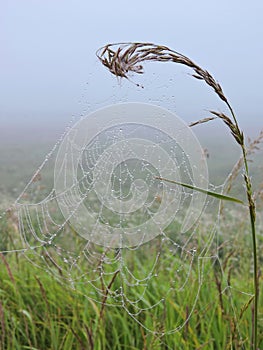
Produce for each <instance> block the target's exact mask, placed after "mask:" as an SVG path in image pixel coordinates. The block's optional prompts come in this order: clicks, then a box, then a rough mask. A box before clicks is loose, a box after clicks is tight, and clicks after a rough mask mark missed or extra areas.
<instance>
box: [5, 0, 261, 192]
mask: <svg viewBox="0 0 263 350" xmlns="http://www.w3.org/2000/svg"><path fill="white" fill-rule="evenodd" d="M262 13H263V3H262V1H260V0H254V1H253V0H252V1H250V2H247V1H240V0H239V1H237V0H232V1H231V2H230V1H227V0H223V1H220V2H215V1H211V0H210V1H208V0H204V1H198V2H195V1H184V2H181V1H180V2H179V1H176V0H173V1H172V0H171V1H161V2H153V1H143V2H142V1H138V0H133V1H131V2H123V1H100V2H98V1H87V0H74V1H73V0H63V1H62V0H58V1H52V0H45V1H44V0H23V1H21V0H9V1H1V2H0V48H1V49H0V50H1V59H0V146H1V154H0V173H1V174H2V175H1V177H2V180H3V179H7V178H9V180H10V178H11V180H12V179H13V183H14V181H15V178H14V173H15V172H17V171H18V169H20V168H21V167H22V165H23V166H24V167H27V165H28V164H30V166H31V165H32V166H36V165H37V164H40V160H41V159H42V158H43V157H44V155H45V154H46V152H48V150H49V149H50V148H51V147H52V145H53V144H54V143H55V142H56V141H57V140H58V138H59V137H60V136H61V135H62V133H63V132H64V130H65V128H66V127H67V126H68V125H69V123H70V122H72V120H73V121H74V120H78V119H79V118H80V117H82V116H84V115H86V114H87V113H88V112H89V110H94V109H96V108H100V107H102V106H104V105H107V104H111V103H117V102H119V101H130V100H134V101H137V100H138V101H145V102H150V103H157V104H160V105H162V106H164V107H167V108H169V109H172V110H173V111H174V112H175V113H177V114H178V115H179V116H180V117H181V118H182V119H184V120H185V121H186V122H190V121H195V120H198V119H200V118H202V117H206V116H208V113H207V111H208V110H209V109H214V110H220V111H225V107H224V106H223V105H222V102H221V101H219V100H218V98H216V97H215V96H214V95H213V93H212V91H210V90H209V88H208V87H207V86H205V85H204V84H203V83H202V82H199V81H195V80H194V79H192V78H191V77H190V76H189V73H191V72H190V71H189V70H188V69H187V68H185V67H181V66H176V65H174V64H173V65H170V64H167V65H162V64H160V63H151V64H147V65H146V66H145V75H144V76H143V77H137V76H134V77H132V78H131V79H132V80H133V81H134V82H138V81H139V82H142V83H143V85H144V86H145V89H143V91H142V89H138V88H137V87H136V86H135V85H134V84H131V83H130V82H127V81H123V82H118V81H117V80H116V78H115V77H113V76H111V75H110V73H109V72H108V71H106V69H105V68H104V67H102V65H101V64H100V63H99V62H98V60H97V58H96V55H95V53H96V50H97V49H98V48H100V47H101V46H103V45H105V44H108V43H114V42H127V41H128V42H133V41H138V42H153V43H156V44H161V45H166V46H168V47H170V48H171V49H174V50H176V51H179V52H181V53H183V54H185V55H187V56H188V57H190V58H191V59H193V60H194V61H195V62H196V63H197V64H199V65H200V66H201V67H203V68H205V69H207V70H208V71H209V72H210V73H211V74H212V75H213V76H214V77H215V78H216V79H217V80H218V81H219V82H220V84H221V85H222V87H223V90H224V92H225V94H226V96H227V97H228V98H229V100H230V102H231V104H232V105H233V107H234V109H235V112H236V114H237V117H238V120H239V121H240V124H241V127H242V128H243V129H244V130H245V131H246V133H247V134H248V135H252V136H254V135H257V134H258V132H259V131H260V129H262V125H263V123H262V120H263V118H262V107H261V102H262V100H263V91H262V81H263V69H262V53H263V41H262V37H263V22H262ZM216 123H217V122H216ZM215 125H216V126H217V127H218V123H217V124H213V125H209V126H208V129H206V130H208V131H206V134H207V136H208V137H209V136H210V137H211V134H213V133H214V130H215ZM222 128H223V127H222ZM197 133H198V131H197ZM214 135H215V134H214ZM216 135H217V132H216ZM212 138H213V139H214V138H215V136H212ZM223 142H224V141H222V140H221V141H220V142H219V147H220V145H222V143H223ZM28 167H29V165H28ZM7 169H9V170H8V171H7ZM10 169H11V170H10ZM31 172H32V170H31V168H30V169H29V170H28V173H27V174H26V176H25V178H26V177H27V176H29V174H30V173H31ZM2 182H3V181H2ZM12 186H13V185H12ZM19 186H20V187H21V186H22V184H20V185H19ZM19 186H18V188H20V187H19ZM2 187H3V185H2ZM13 187H14V186H13ZM17 191H19V190H17Z"/></svg>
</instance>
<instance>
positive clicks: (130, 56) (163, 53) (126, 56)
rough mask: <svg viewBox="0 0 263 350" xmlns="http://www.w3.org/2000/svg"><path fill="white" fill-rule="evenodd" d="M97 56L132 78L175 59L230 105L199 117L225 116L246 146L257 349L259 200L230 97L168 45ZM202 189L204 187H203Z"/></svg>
mask: <svg viewBox="0 0 263 350" xmlns="http://www.w3.org/2000/svg"><path fill="white" fill-rule="evenodd" d="M96 54H97V57H98V59H99V60H100V61H101V63H102V64H103V65H104V66H105V67H106V68H107V69H108V70H109V71H110V72H111V73H112V74H114V75H115V76H116V77H120V78H126V79H129V77H128V75H129V73H137V74H142V73H143V63H144V62H145V61H155V62H174V63H177V64H181V65H185V66H187V67H189V68H190V69H192V70H193V72H194V73H193V74H192V76H193V77H194V78H196V79H198V80H203V81H204V82H205V83H206V84H207V85H209V86H210V87H211V88H212V89H213V90H214V92H215V93H216V94H217V96H218V97H219V98H220V99H221V100H222V101H223V102H224V103H225V104H226V105H227V107H228V109H229V112H230V115H231V117H228V116H227V115H225V114H223V113H219V112H215V111H210V112H211V114H213V117H212V118H206V119H202V120H200V121H198V122H197V123H194V124H193V125H196V124H201V123H204V122H208V121H210V120H213V119H215V118H214V116H216V117H217V118H219V119H221V120H222V121H223V122H224V123H225V124H226V125H227V127H228V128H229V130H230V132H231V134H232V136H233V137H234V139H235V140H236V142H237V143H238V144H239V146H240V147H241V150H242V157H243V164H244V175H243V176H244V181H245V187H246V196H247V200H248V209H249V214H250V225H251V238H252V254H253V274H254V276H253V277H254V313H253V327H252V328H253V331H252V333H253V335H252V339H253V345H252V346H253V350H257V348H258V347H257V343H258V337H257V331H258V298H259V276H258V256H257V237H256V226H255V224H256V210H255V200H254V198H253V191H252V184H251V179H250V174H249V167H248V160H247V150H246V145H245V141H244V135H243V132H242V131H241V130H240V129H239V124H238V121H237V118H236V116H235V113H234V110H233V108H232V106H231V104H230V103H229V101H228V99H227V98H226V96H225V94H224V92H223V90H222V87H221V86H220V85H219V83H218V82H217V81H216V80H215V79H214V78H213V76H212V75H211V74H210V73H209V72H208V71H207V70H204V69H203V68H201V67H200V66H198V65H197V64H196V63H195V62H193V61H192V60H191V59H189V58H188V57H186V56H184V55H182V54H180V53H179V52H176V51H174V50H171V49H170V48H168V47H166V46H161V45H156V44H152V43H119V44H108V45H106V46H104V47H102V48H101V49H99V50H98V51H97V53H96ZM199 190H200V189H199Z"/></svg>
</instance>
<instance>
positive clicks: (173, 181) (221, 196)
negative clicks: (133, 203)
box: [156, 176, 244, 205]
mask: <svg viewBox="0 0 263 350" xmlns="http://www.w3.org/2000/svg"><path fill="white" fill-rule="evenodd" d="M156 179H158V180H162V181H166V182H170V183H173V184H175V185H179V186H183V187H186V188H189V189H191V190H194V191H197V192H201V193H204V194H207V195H208V196H211V197H215V198H217V199H220V200H225V201H230V202H235V203H239V204H243V205H244V202H243V201H242V200H241V199H238V198H234V197H230V196H226V195H224V194H220V193H216V192H213V191H208V190H204V189H203V188H200V187H196V186H193V185H189V184H185V183H183V182H179V181H175V180H168V179H164V178H162V177H159V176H157V177H156Z"/></svg>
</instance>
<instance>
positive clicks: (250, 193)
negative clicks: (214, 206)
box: [227, 102, 259, 350]
mask: <svg viewBox="0 0 263 350" xmlns="http://www.w3.org/2000/svg"><path fill="white" fill-rule="evenodd" d="M227 106H228V108H229V110H230V113H231V115H232V117H233V120H234V122H235V124H236V127H237V128H238V123H237V119H236V116H235V113H234V111H233V109H232V107H231V105H230V104H229V103H228V102H227ZM241 148H242V155H243V160H244V170H245V173H244V179H245V183H246V194H247V200H248V206H249V216H250V226H251V236H252V252H253V275H254V276H253V277H254V312H253V329H252V340H253V344H252V346H253V350H257V328H258V299H259V277H258V255H257V238H256V225H255V224H256V211H255V201H254V198H253V191H252V184H251V180H250V176H249V168H248V161H247V152H246V147H245V144H244V143H242V144H241Z"/></svg>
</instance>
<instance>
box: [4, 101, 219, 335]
mask: <svg viewBox="0 0 263 350" xmlns="http://www.w3.org/2000/svg"><path fill="white" fill-rule="evenodd" d="M48 165H50V168H54V181H53V183H52V184H51V185H50V188H48V186H41V181H42V180H43V178H44V175H43V174H45V168H47V167H48ZM164 179H168V180H176V181H177V182H179V183H183V184H190V185H193V186H196V187H199V188H202V189H207V188H208V172H207V165H206V155H205V154H204V151H203V149H202V148H201V146H200V145H199V143H198V141H197V139H196V137H195V135H194V134H193V132H192V130H191V129H190V128H189V127H188V126H187V125H186V124H185V123H184V122H182V121H181V120H180V119H179V118H178V117H176V116H175V115H174V114H172V113H171V112H169V111H168V110H165V109H163V108H161V107H157V106H154V105H149V104H144V103H120V104H114V105H111V106H108V107H105V108H102V109H99V110H97V111H94V112H92V113H90V114H89V115H88V116H87V117H85V118H82V119H81V120H80V121H79V122H77V123H76V124H75V125H73V126H72V127H71V128H70V129H69V130H68V131H67V133H66V134H65V135H64V137H63V138H62V140H61V141H60V142H59V143H58V144H57V145H56V147H54V149H53V151H52V152H51V153H50V154H49V156H48V158H47V159H46V160H45V161H44V163H43V164H42V166H41V167H40V168H39V169H38V171H37V172H36V174H35V175H34V176H33V178H32V179H31V181H30V182H29V183H28V185H27V186H26V188H25V190H24V191H23V193H22V194H21V196H20V197H19V198H18V199H17V200H16V201H15V203H14V206H13V207H12V209H10V210H9V211H8V212H7V215H9V217H11V219H12V221H13V222H14V223H15V227H16V229H17V230H18V231H19V236H20V241H19V242H18V241H16V242H15V245H16V249H15V251H17V252H20V253H21V254H24V255H25V256H26V257H27V259H28V260H30V261H31V262H32V263H33V264H35V265H36V266H39V267H41V268H43V269H44V270H46V271H47V272H50V273H51V274H52V275H53V276H55V277H56V278H57V279H58V280H59V281H61V282H63V283H65V284H66V285H70V286H71V287H72V288H74V289H76V290H78V291H79V292H81V293H83V294H84V295H85V296H86V297H87V298H89V299H92V300H94V301H96V302H98V303H101V304H103V305H107V306H112V307H113V306H114V307H119V308H122V309H124V310H126V312H127V313H128V314H129V315H130V316H131V317H132V318H133V319H134V320H136V321H137V322H138V323H140V324H141V325H142V326H143V327H145V328H146V329H147V330H149V331H153V332H157V333H164V332H165V333H173V332H175V331H177V330H179V329H181V328H182V327H183V326H184V325H185V323H186V322H188V319H189V318H190V316H191V314H192V312H193V310H194V307H195V304H196V301H197V298H198V294H199V291H200V288H201V285H202V282H203V278H204V264H205V261H206V260H207V259H211V254H212V253H211V251H210V248H211V245H212V242H215V232H216V227H217V222H216V221H217V219H218V217H217V214H215V213H216V209H215V208H217V205H216V203H214V202H213V201H212V200H211V199H210V198H208V197H207V196H206V195H205V194H204V193H200V192H196V191H193V190H192V189H191V188H186V187H184V186H182V185H180V184H178V183H177V184H174V183H171V182H167V181H166V180H164ZM217 190H220V188H218V189H217ZM211 212H212V213H213V214H215V217H214V218H213V220H212V224H210V222H208V223H207V219H205V220H204V219H203V216H204V213H205V215H206V217H207V215H210V214H209V213H211ZM215 222H216V223H215ZM203 230H206V235H205V237H204V235H203ZM214 257H216V256H214ZM193 267H195V268H193ZM160 281H162V282H161V283H160ZM164 282H165V283H164ZM178 304H180V308H181V309H186V310H187V314H185V313H182V312H180V311H179V307H178ZM169 308H170V309H172V310H173V318H172V322H171V318H170V321H169V319H168V318H167V320H166V315H167V312H169V311H168V309H169Z"/></svg>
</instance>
